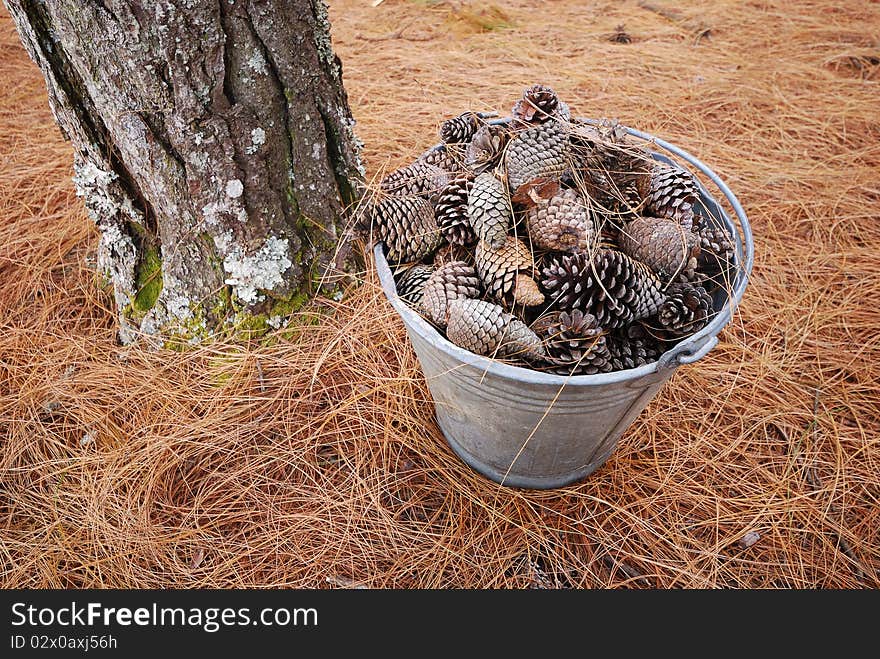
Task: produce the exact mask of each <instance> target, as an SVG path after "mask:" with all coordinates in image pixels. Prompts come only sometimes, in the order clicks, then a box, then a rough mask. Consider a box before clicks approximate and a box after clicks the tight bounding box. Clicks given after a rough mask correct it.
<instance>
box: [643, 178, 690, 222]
mask: <svg viewBox="0 0 880 659" xmlns="http://www.w3.org/2000/svg"><path fill="white" fill-rule="evenodd" d="M698 198H699V187H698V186H697V181H696V179H695V178H694V176H693V174H691V173H690V172H686V171H684V170H683V169H679V168H678V167H672V166H671V165H666V164H657V165H655V166H654V169H653V170H652V172H651V178H650V181H649V184H648V190H647V194H646V195H645V213H646V214H648V215H656V216H657V217H666V218H669V219H670V220H674V221H675V222H678V223H679V224H681V225H682V226H683V227H684V228H685V229H688V230H689V231H690V230H692V229H693V227H694V204H695V203H696V202H697V199H698Z"/></svg>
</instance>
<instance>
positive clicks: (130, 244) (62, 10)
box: [5, 0, 363, 342]
mask: <svg viewBox="0 0 880 659" xmlns="http://www.w3.org/2000/svg"><path fill="white" fill-rule="evenodd" d="M5 2H6V5H7V7H8V9H9V11H10V13H11V14H12V16H13V18H14V20H15V23H16V25H17V27H18V31H19V34H20V35H21V38H22V41H23V43H24V45H25V47H26V48H27V50H28V52H29V53H30V56H31V57H32V58H33V60H34V61H35V62H36V63H37V64H38V65H39V67H40V69H41V70H42V72H43V74H44V76H45V78H46V84H47V87H48V92H49V101H50V105H51V107H52V111H53V113H54V115H55V118H56V119H57V121H58V124H59V126H60V127H61V130H62V132H63V133H64V135H65V136H66V137H67V138H69V139H70V140H71V142H72V144H73V146H74V149H75V152H74V170H75V176H74V182H75V185H76V189H77V193H78V194H79V195H80V196H82V197H83V199H84V201H85V204H86V206H87V208H88V210H89V213H90V214H91V216H92V218H93V219H94V220H95V222H96V223H97V225H98V227H99V228H100V229H101V236H102V237H101V243H100V246H99V264H100V265H101V266H102V268H104V269H105V271H106V272H107V274H108V275H109V277H110V279H111V281H112V283H113V287H114V293H115V298H116V303H117V305H118V308H119V316H120V338H121V340H122V341H124V342H130V341H131V340H133V338H134V336H135V335H136V330H141V331H143V332H146V333H147V334H150V335H156V336H162V337H168V336H174V335H178V336H182V337H187V338H192V339H193V340H196V339H198V338H199V337H204V336H207V335H210V334H211V333H212V332H214V331H217V330H218V329H222V328H228V327H230V326H236V325H237V324H241V323H247V324H248V325H249V326H251V327H252V326H254V325H255V324H256V325H260V324H261V323H262V324H265V323H267V322H268V323H269V324H270V325H272V324H274V323H275V322H277V318H278V317H279V316H280V315H283V314H284V313H285V312H289V311H290V310H291V309H292V308H294V307H295V306H297V304H299V303H300V302H301V301H303V300H304V299H305V298H306V297H307V296H308V295H309V294H310V293H311V292H312V290H313V287H314V284H315V280H316V279H317V278H318V277H320V276H321V275H322V273H324V272H325V270H326V266H327V265H328V264H330V263H331V262H332V261H333V259H334V258H335V257H336V255H337V245H338V241H339V238H340V236H341V234H342V233H343V228H344V227H343V226H342V225H343V221H342V218H343V215H344V207H345V206H346V205H348V204H349V203H351V202H353V201H354V200H355V198H356V196H357V194H358V189H359V188H358V182H359V181H360V180H362V176H363V167H362V164H361V162H360V159H359V143H358V141H357V138H356V137H355V135H354V132H353V125H354V121H353V119H352V117H351V112H350V109H349V106H348V101H347V99H346V95H345V91H344V89H343V86H342V73H341V67H340V63H339V60H338V58H336V56H335V55H334V54H333V51H332V49H331V45H330V37H329V22H328V18H327V9H326V5H325V4H324V1H323V0H131V1H126V0H5Z"/></svg>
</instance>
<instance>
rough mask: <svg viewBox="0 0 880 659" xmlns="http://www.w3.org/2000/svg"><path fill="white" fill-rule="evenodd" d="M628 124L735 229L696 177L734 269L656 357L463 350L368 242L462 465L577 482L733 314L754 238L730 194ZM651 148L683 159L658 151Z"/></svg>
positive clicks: (537, 480)
mask: <svg viewBox="0 0 880 659" xmlns="http://www.w3.org/2000/svg"><path fill="white" fill-rule="evenodd" d="M587 121H588V122H590V123H593V122H592V121H591V120H587ZM628 131H629V133H630V134H631V135H634V136H636V137H639V138H641V139H643V140H647V141H650V142H651V143H652V144H653V145H656V146H657V147H660V148H661V149H664V150H665V151H666V152H668V153H672V154H675V155H676V156H678V157H680V158H681V159H682V160H684V161H686V162H688V163H689V164H690V165H691V166H693V167H694V168H695V169H697V170H699V171H701V172H702V173H703V174H705V175H706V176H707V177H708V178H709V179H710V180H711V181H712V183H713V184H714V185H715V186H717V188H718V189H719V190H720V191H721V193H722V194H723V195H724V196H725V197H726V199H727V201H728V202H729V203H730V206H731V208H732V209H733V210H734V212H735V214H736V219H737V223H738V225H739V226H738V228H739V230H740V231H741V233H742V237H740V231H737V226H735V225H734V223H733V221H732V220H731V218H730V217H729V216H728V214H727V213H726V212H725V211H724V209H723V208H721V206H720V205H719V204H718V203H717V202H716V201H715V199H714V198H713V197H712V196H711V195H710V194H709V193H708V191H707V190H706V189H705V188H704V187H703V186H702V185H700V188H701V200H700V203H701V204H702V208H699V209H698V210H699V211H700V212H704V213H706V212H707V213H708V216H709V217H710V218H713V219H714V221H716V222H723V223H724V226H726V228H727V230H728V231H729V232H732V234H733V236H734V237H735V239H736V258H737V264H736V265H737V268H736V276H735V277H734V279H733V281H732V282H731V286H730V290H729V295H728V292H725V291H719V292H718V293H717V294H716V297H715V310H716V311H717V312H718V313H717V314H716V315H715V317H714V318H713V320H712V322H711V323H709V324H708V325H707V326H706V327H705V328H703V329H702V330H701V331H699V332H697V333H696V334H694V335H692V336H690V337H688V338H686V339H684V340H682V341H681V342H680V343H678V344H677V345H675V346H674V347H672V348H671V349H670V350H668V351H667V352H665V353H664V354H663V355H662V356H661V357H660V359H659V360H658V361H657V362H655V363H653V364H646V365H645V366H641V367H639V368H634V369H629V370H625V371H616V372H612V373H601V374H596V375H579V376H574V377H571V376H568V377H566V376H560V375H552V374H547V373H542V372H539V371H534V370H531V369H528V368H521V367H517V366H511V365H509V364H505V363H502V362H500V361H496V360H493V359H489V358H487V357H482V356H480V355H476V354H473V353H471V352H468V351H467V350H464V349H462V348H459V347H458V346H456V345H454V344H453V343H451V342H450V341H448V340H447V339H446V338H445V337H443V336H442V335H441V334H440V333H439V332H438V331H437V330H436V329H435V328H434V327H433V326H432V325H431V324H430V323H429V322H428V321H427V320H425V319H424V318H422V317H421V316H420V315H419V314H418V313H417V312H416V311H415V310H413V309H412V308H410V307H409V306H408V305H407V304H406V303H405V302H404V301H402V300H401V299H400V298H399V297H398V296H397V290H396V288H395V283H394V277H393V274H392V272H391V269H390V267H389V265H388V263H387V261H386V259H385V256H384V253H383V251H382V245H381V244H380V245H376V247H375V248H374V250H373V254H374V257H375V265H376V269H377V271H378V274H379V279H380V281H381V283H382V288H383V290H384V291H385V294H386V296H387V297H388V300H389V301H390V302H391V305H392V306H393V307H394V309H395V310H396V311H397V313H398V314H400V317H401V318H402V319H403V322H404V324H405V325H406V331H407V334H408V335H409V339H410V341H411V342H412V345H413V348H414V349H415V351H416V355H417V357H418V359H419V363H420V365H421V368H422V371H423V373H424V375H425V378H426V380H427V384H428V389H429V390H430V392H431V396H432V397H433V399H434V407H435V413H436V417H437V423H438V424H439V425H440V429H441V430H442V431H443V435H444V436H445V437H446V441H447V442H448V443H449V446H450V447H451V448H452V450H453V451H454V452H455V453H456V454H457V455H458V457H459V458H461V459H462V460H463V461H464V462H465V463H466V464H468V465H470V467H472V468H473V469H475V470H476V471H477V472H479V473H481V474H483V475H484V476H486V477H488V478H490V479H492V480H493V481H495V482H497V483H500V484H502V485H505V486H510V487H520V488H531V489H550V488H556V487H562V486H565V485H569V484H571V483H574V482H577V481H579V480H581V479H583V478H585V477H586V476H588V475H589V474H590V473H592V472H593V471H595V470H596V469H598V468H599V467H600V466H601V465H602V464H603V463H604V462H605V461H606V460H607V459H608V458H609V456H610V455H611V453H612V452H613V451H614V448H615V447H616V445H617V442H618V440H619V439H620V437H621V435H623V433H624V432H625V431H626V429H627V428H628V427H629V426H630V425H631V424H632V422H633V421H634V420H635V418H636V417H637V416H638V415H639V413H640V412H641V411H642V410H643V409H644V408H645V406H646V405H647V404H648V403H649V402H650V401H651V399H652V398H653V397H654V396H655V395H656V394H657V392H658V391H659V390H660V388H661V387H662V386H663V385H664V383H666V381H667V380H669V378H670V377H671V376H672V374H673V372H674V371H675V369H676V368H677V367H678V366H680V365H682V364H692V363H694V362H696V361H697V360H699V359H702V358H703V357H705V356H706V354H708V353H709V351H710V350H712V348H714V347H715V345H716V344H717V343H718V337H717V335H718V333H719V332H720V331H721V329H722V328H723V327H724V326H725V325H726V324H727V323H728V322H730V319H731V316H732V312H733V309H734V308H735V307H736V305H737V304H739V302H740V300H741V299H742V296H743V292H744V291H745V288H746V284H747V281H748V276H749V273H750V272H751V268H752V261H753V259H754V242H753V239H752V231H751V227H750V226H749V222H748V219H747V218H746V214H745V211H743V208H742V206H741V205H740V203H739V201H738V200H737V198H736V196H735V195H734V194H733V193H732V192H731V191H730V189H729V188H728V187H727V185H725V184H724V182H723V181H722V180H721V179H720V178H719V177H718V176H717V175H716V174H715V172H713V171H712V170H711V169H709V168H708V167H707V166H706V165H704V164H703V163H702V162H700V161H699V160H698V159H697V158H695V157H693V156H692V155H690V154H688V153H687V152H685V151H683V150H682V149H680V148H678V147H676V146H674V145H672V144H669V143H667V142H664V141H663V140H661V139H658V138H655V137H653V136H651V135H648V134H647V133H642V132H640V131H637V130H633V129H628ZM652 155H653V157H654V158H656V159H657V160H662V161H664V162H668V163H670V164H673V165H677V166H680V165H678V164H677V163H676V162H675V161H673V160H672V159H670V158H669V157H668V156H666V155H664V154H662V153H658V152H652Z"/></svg>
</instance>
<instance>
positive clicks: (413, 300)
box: [394, 263, 434, 306]
mask: <svg viewBox="0 0 880 659" xmlns="http://www.w3.org/2000/svg"><path fill="white" fill-rule="evenodd" d="M433 272H434V266H432V265H424V264H422V263H417V264H416V265H413V266H410V267H409V268H407V269H406V270H402V271H401V272H399V273H395V275H394V283H395V285H396V287H397V296H398V297H399V298H400V299H401V300H403V301H404V302H407V303H409V304H410V305H412V306H416V305H418V304H419V302H420V301H421V299H422V292H423V290H424V288H425V282H426V281H428V278H429V277H430V276H431V273H433Z"/></svg>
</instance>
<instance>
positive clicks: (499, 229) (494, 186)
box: [468, 172, 511, 248]
mask: <svg viewBox="0 0 880 659" xmlns="http://www.w3.org/2000/svg"><path fill="white" fill-rule="evenodd" d="M510 217H511V208H510V199H509V198H508V196H507V189H506V188H505V187H504V183H502V182H501V181H499V180H498V179H497V178H495V176H494V175H492V174H491V173H489V172H483V173H482V174H480V175H479V176H477V177H476V178H475V179H474V183H473V185H472V186H471V191H470V193H469V194H468V218H469V219H470V222H471V226H472V227H473V229H474V231H475V232H476V234H477V237H478V238H479V239H480V240H483V241H485V242H487V243H489V245H490V246H491V247H493V248H497V247H500V246H501V245H503V244H504V240H505V238H506V236H507V229H508V227H509V226H510Z"/></svg>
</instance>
